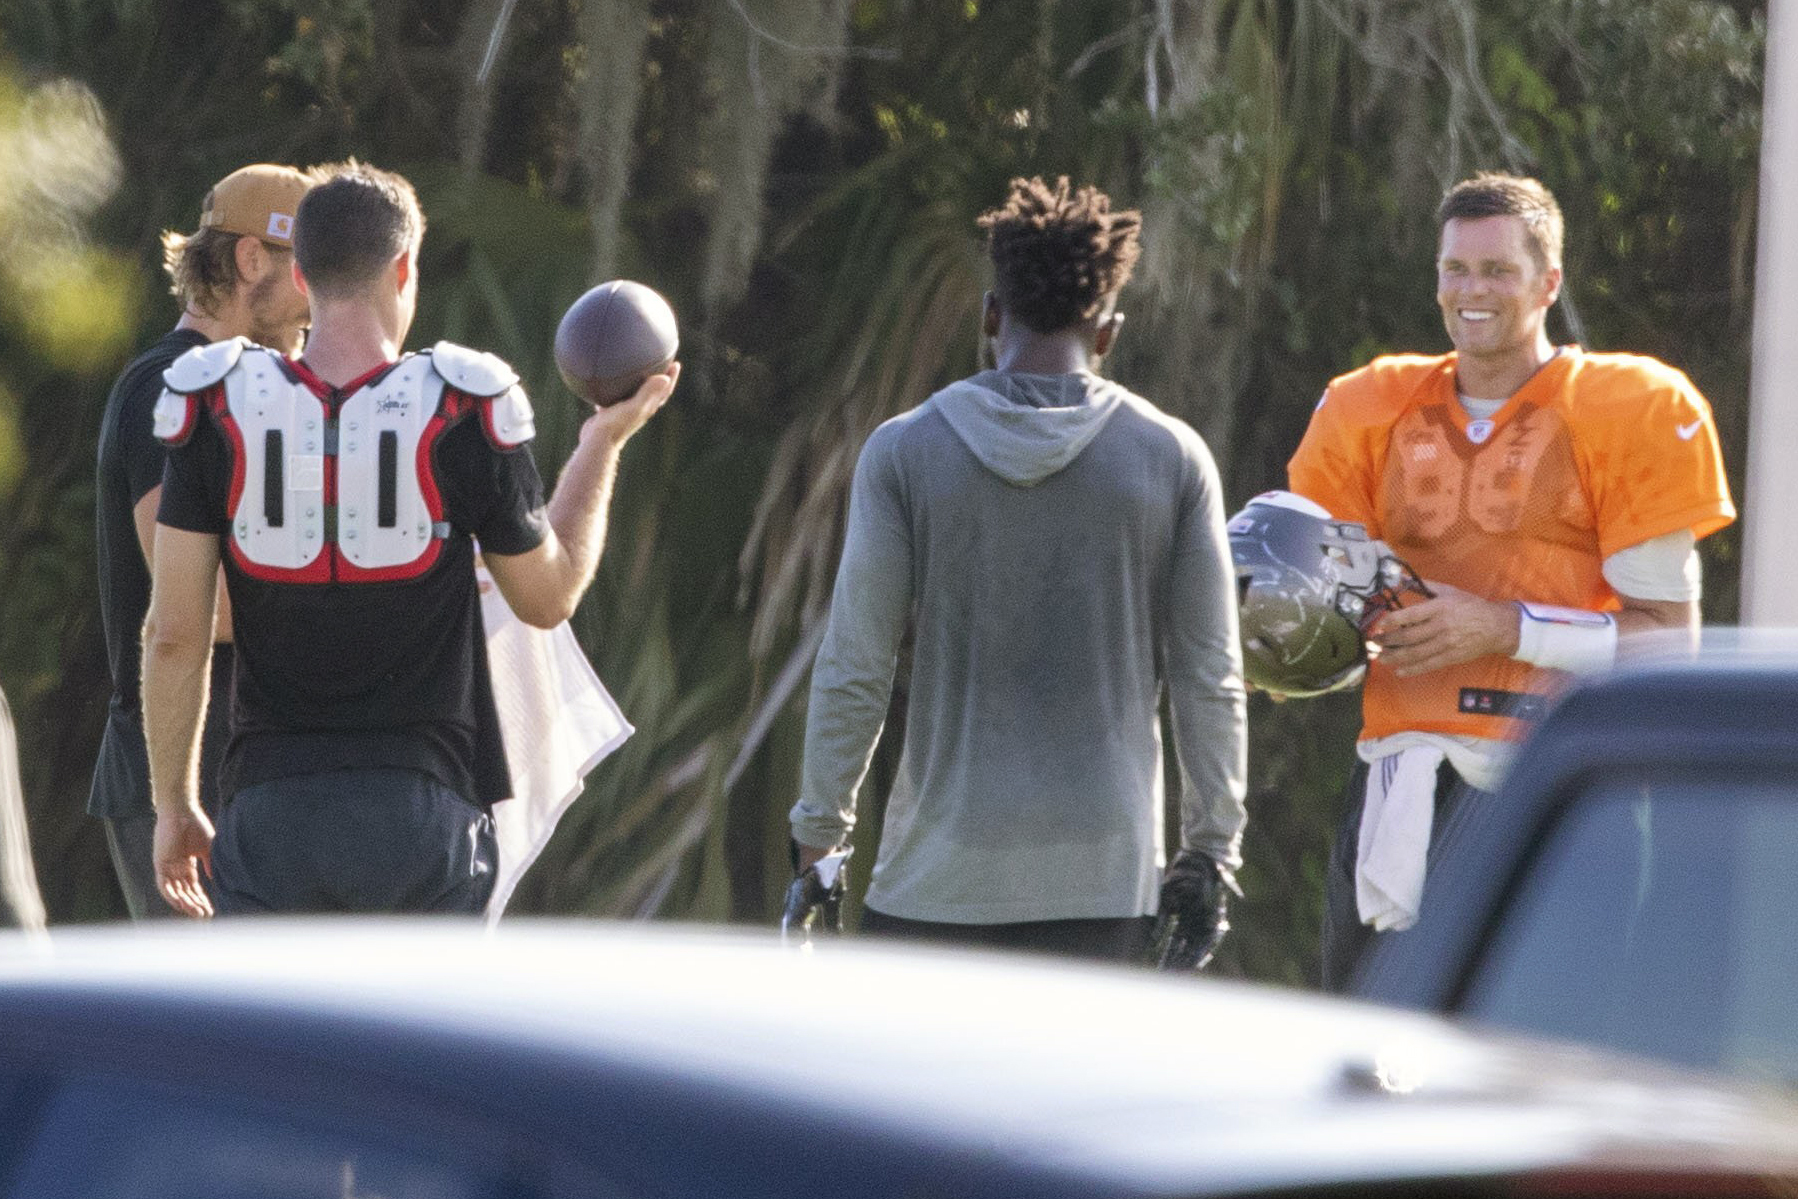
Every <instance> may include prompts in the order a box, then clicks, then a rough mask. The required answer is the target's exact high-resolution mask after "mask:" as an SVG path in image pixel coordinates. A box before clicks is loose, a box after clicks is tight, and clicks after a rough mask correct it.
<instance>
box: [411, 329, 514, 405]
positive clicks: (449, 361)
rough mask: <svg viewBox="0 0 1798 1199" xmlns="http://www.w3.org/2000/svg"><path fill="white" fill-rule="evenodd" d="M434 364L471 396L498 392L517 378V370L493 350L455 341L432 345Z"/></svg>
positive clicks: (440, 372) (452, 385)
mask: <svg viewBox="0 0 1798 1199" xmlns="http://www.w3.org/2000/svg"><path fill="white" fill-rule="evenodd" d="M430 353H431V366H432V367H433V368H434V369H435V370H436V371H437V373H438V374H440V375H442V376H443V379H444V382H446V383H448V384H449V385H450V386H451V387H453V388H455V389H456V390H457V391H461V392H466V393H468V394H469V395H471V396H478V397H486V396H496V395H499V394H500V393H501V392H503V391H505V390H506V388H508V387H511V386H512V385H513V384H515V383H517V382H518V372H517V371H515V370H513V369H512V368H511V367H509V366H507V365H506V361H505V359H503V358H500V357H498V356H496V355H493V354H484V353H482V352H481V351H480V350H471V349H469V348H468V347H467V346H459V345H457V344H456V343H455V342H453V341H440V342H438V343H437V344H436V345H434V346H432V347H431V351H430Z"/></svg>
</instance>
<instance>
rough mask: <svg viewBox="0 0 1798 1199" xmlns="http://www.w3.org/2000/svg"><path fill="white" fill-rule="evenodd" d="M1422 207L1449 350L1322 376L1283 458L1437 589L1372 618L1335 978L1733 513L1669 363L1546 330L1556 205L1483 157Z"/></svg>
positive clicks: (1687, 394)
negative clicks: (1561, 694) (1435, 230)
mask: <svg viewBox="0 0 1798 1199" xmlns="http://www.w3.org/2000/svg"><path fill="white" fill-rule="evenodd" d="M1437 220H1438V223H1439V225H1440V226H1441V245H1440V252H1439V254H1438V257H1437V281H1436V302H1437V303H1438V305H1440V307H1441V309H1442V319H1443V323H1444V324H1445V326H1446V327H1447V329H1448V335H1449V339H1450V340H1451V341H1452V342H1453V343H1454V347H1455V349H1454V352H1453V353H1450V354H1444V355H1437V356H1423V355H1409V354H1407V355H1391V356H1387V357H1381V358H1377V359H1375V360H1374V361H1373V362H1371V363H1369V364H1368V365H1367V366H1365V367H1362V368H1361V369H1360V370H1357V371H1353V372H1350V373H1349V374H1347V375H1343V376H1342V377H1341V378H1338V379H1335V380H1333V381H1332V382H1331V383H1330V386H1329V388H1328V390H1327V391H1325V393H1324V398H1323V400H1322V401H1321V402H1320V403H1319V404H1318V407H1317V411H1316V412H1315V414H1313V416H1312V418H1311V425H1310V428H1309V429H1308V430H1307V431H1306V433H1305V437H1304V440H1303V442H1302V443H1301V444H1300V445H1299V448H1298V452H1297V453H1296V454H1295V455H1294V456H1293V459H1292V462H1291V463H1290V464H1289V466H1288V472H1289V475H1290V479H1291V487H1292V490H1294V491H1296V492H1298V493H1300V494H1301V495H1304V496H1306V497H1307V498H1309V499H1312V500H1315V501H1316V502H1317V503H1319V504H1321V505H1323V506H1324V507H1325V508H1327V509H1329V511H1330V513H1331V514H1332V515H1334V516H1335V517H1337V518H1338V519H1342V520H1353V521H1360V522H1362V523H1364V524H1365V525H1366V526H1367V529H1368V532H1369V533H1370V534H1371V535H1372V536H1375V537H1378V538H1380V539H1382V540H1383V541H1385V542H1386V544H1387V545H1389V546H1390V547H1391V548H1392V550H1393V552H1394V553H1395V554H1397V555H1398V556H1399V557H1400V558H1402V559H1404V560H1405V561H1406V562H1407V563H1409V564H1410V566H1411V567H1412V568H1413V569H1415V570H1416V571H1417V573H1418V574H1419V575H1421V576H1422V577H1423V578H1424V579H1425V580H1427V581H1428V584H1429V586H1430V589H1431V590H1432V591H1433V593H1434V598H1431V599H1424V600H1420V601H1418V602H1414V603H1412V604H1410V605H1408V606H1406V607H1405V608H1403V609H1402V610H1400V611H1397V612H1394V613H1391V614H1389V615H1388V616H1386V617H1385V618H1384V619H1383V620H1382V621H1381V622H1380V623H1379V624H1378V625H1376V626H1375V627H1374V629H1373V639H1374V641H1376V642H1377V643H1378V644H1379V645H1380V647H1381V652H1380V654H1379V656H1378V658H1377V660H1376V661H1375V662H1374V663H1373V665H1372V666H1371V668H1370V669H1369V671H1368V674H1367V683H1366V692H1365V695H1364V698H1363V724H1362V729H1361V740H1360V743H1359V746H1358V756H1359V758H1360V762H1359V763H1358V764H1357V768H1356V770H1355V772H1354V775H1353V776H1352V778H1351V780H1350V783H1349V794H1348V797H1347V802H1346V804H1345V814H1344V819H1343V823H1342V827H1341V831H1340V834H1339V836H1338V838H1337V842H1336V845H1335V847H1334V850H1333V852H1332V854H1331V861H1330V871H1329V876H1328V880H1327V883H1326V892H1325V893H1326V910H1325V918H1324V938H1323V942H1324V943H1323V965H1324V984H1325V986H1326V987H1329V988H1331V989H1342V988H1343V987H1345V986H1346V985H1347V984H1348V983H1349V981H1350V978H1351V976H1352V972H1353V969H1354V966H1355V962H1356V959H1357V958H1358V957H1359V955H1360V952H1361V950H1362V949H1363V948H1364V947H1365V946H1366V943H1367V940H1368V937H1369V936H1370V926H1371V930H1377V931H1386V930H1395V931H1396V930H1398V929H1403V928H1406V927H1409V925H1410V924H1411V923H1413V922H1415V920H1416V918H1417V914H1418V907H1419V905H1420V902H1421V897H1422V887H1423V879H1424V870H1425V864H1426V860H1427V859H1426V854H1427V850H1428V849H1429V848H1432V847H1434V846H1435V845H1438V844H1440V843H1441V841H1442V839H1443V834H1444V830H1445V829H1446V828H1447V827H1448V826H1449V824H1450V819H1451V815H1452V813H1453V812H1454V811H1455V810H1457V809H1458V810H1461V811H1466V810H1469V809H1471V808H1472V807H1473V806H1475V805H1477V804H1478V803H1480V802H1481V801H1482V800H1483V799H1484V798H1485V797H1486V794H1487V792H1488V791H1489V790H1490V788H1491V787H1492V786H1493V785H1494V784H1495V783H1496V779H1497V776H1498V774H1499V771H1500V769H1501V768H1502V764H1503V760H1504V756H1505V754H1504V751H1505V748H1506V746H1507V743H1509V742H1511V741H1513V740H1514V739H1516V738H1518V737H1520V736H1522V734H1523V733H1524V732H1525V730H1526V729H1527V727H1528V722H1529V720H1530V719H1531V717H1532V716H1534V715H1535V714H1537V713H1538V712H1539V711H1540V710H1541V708H1542V706H1543V704H1544V702H1545V700H1546V698H1547V697H1548V696H1550V695H1551V694H1552V693H1553V692H1554V691H1555V690H1556V688H1557V687H1558V686H1559V685H1560V684H1561V683H1562V682H1564V681H1565V679H1566V678H1567V677H1568V672H1579V671H1586V670H1596V669H1602V668H1604V667H1605V666H1608V665H1609V664H1610V663H1611V662H1612V661H1613V659H1614V658H1615V656H1616V652H1617V644H1618V639H1619V637H1620V636H1622V637H1628V636H1630V635H1632V634H1637V633H1642V632H1648V631H1651V630H1657V629H1674V630H1685V631H1686V632H1687V635H1688V636H1695V635H1696V629H1697V625H1698V598H1699V591H1700V585H1701V580H1700V575H1699V565H1698V557H1697V553H1696V550H1695V549H1694V545H1695V543H1696V541H1697V539H1698V538H1700V537H1703V536H1705V535H1707V534H1709V533H1712V532H1714V531H1716V530H1717V529H1719V528H1721V527H1723V526H1724V525H1726V524H1728V523H1729V522H1730V521H1731V520H1732V519H1734V517H1735V508H1734V505H1733V504H1732V503H1731V502H1730V497H1729V486H1728V482H1727V481H1726V479H1725V478H1724V474H1723V462H1722V457H1721V455H1720V453H1719V451H1718V447H1717V435H1716V430H1715V428H1714V426H1713V425H1712V422H1711V410H1710V405H1709V404H1708V403H1706V401H1705V399H1704V397H1703V396H1702V395H1700V394H1699V392H1698V390H1697V389H1696V388H1695V387H1693V386H1692V383H1691V381H1690V380H1688V379H1687V378H1686V376H1685V375H1684V374H1682V373H1681V372H1680V371H1678V370H1675V369H1674V368H1672V367H1670V366H1667V365H1666V364H1664V363H1661V362H1658V361H1656V360H1655V359H1653V358H1647V357H1642V356H1639V355H1633V354H1595V353H1588V352H1586V351H1584V350H1582V349H1580V348H1579V347H1578V346H1556V345H1554V344H1553V343H1552V342H1551V341H1550V340H1549V338H1548V333H1547V330H1546V328H1545V320H1546V317H1547V314H1548V309H1549V308H1550V306H1552V305H1553V304H1554V302H1555V300H1556V298H1557V297H1558V296H1559V294H1560V290H1561V282H1562V275H1561V237H1562V222H1561V212H1560V208H1559V206H1558V205H1557V204H1556V203H1555V199H1554V197H1553V196H1552V195H1551V194H1550V193H1549V191H1548V189H1547V188H1545V187H1543V186H1542V184H1540V183H1539V182H1537V181H1536V180H1534V179H1526V178H1519V177H1516V176H1511V175H1499V174H1482V175H1479V176H1477V177H1475V178H1473V179H1468V180H1465V181H1463V182H1461V183H1458V184H1456V185H1455V186H1454V187H1453V188H1451V189H1450V190H1449V192H1448V194H1447V195H1446V196H1445V197H1444V198H1443V201H1442V204H1441V207H1440V208H1439V209H1438V210H1437ZM1364 813H1365V814H1366V817H1367V818H1366V820H1365V821H1364V820H1363V815H1364ZM1364 825H1365V828H1366V835H1363V826H1364Z"/></svg>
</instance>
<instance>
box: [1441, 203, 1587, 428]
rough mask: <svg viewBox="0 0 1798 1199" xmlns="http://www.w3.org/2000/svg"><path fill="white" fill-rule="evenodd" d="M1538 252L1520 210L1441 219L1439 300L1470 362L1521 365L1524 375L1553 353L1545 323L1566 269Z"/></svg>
mask: <svg viewBox="0 0 1798 1199" xmlns="http://www.w3.org/2000/svg"><path fill="white" fill-rule="evenodd" d="M1537 255H1538V251H1537V250H1536V247H1535V245H1534V243H1533V242H1532V241H1531V239H1530V236H1529V230H1528V229H1527V228H1526V227H1525V225H1524V223H1523V218H1522V217H1516V216H1487V217H1456V218H1454V219H1452V220H1449V221H1448V222H1446V223H1445V224H1444V225H1443V227H1442V246H1441V253H1440V254H1439V255H1438V256H1437V259H1436V303H1437V304H1438V305H1439V306H1440V307H1441V308H1442V323H1443V325H1444V326H1445V327H1446V328H1447V330H1448V336H1449V340H1450V341H1452V342H1454V344H1455V349H1456V351H1457V352H1458V353H1459V354H1460V357H1461V359H1462V362H1463V363H1464V364H1465V365H1466V366H1468V367H1476V368H1481V367H1483V368H1485V369H1486V370H1488V371H1496V372H1498V373H1500V374H1507V375H1508V374H1511V373H1514V372H1516V371H1519V370H1521V371H1523V372H1524V377H1525V378H1527V377H1528V374H1529V373H1531V372H1533V371H1534V370H1535V369H1536V368H1537V367H1538V366H1540V365H1541V364H1542V363H1543V362H1545V361H1547V358H1548V356H1549V355H1550V354H1551V353H1552V352H1553V347H1552V346H1551V345H1550V343H1549V340H1548V333H1547V330H1546V328H1545V327H1544V323H1545V321H1546V318H1547V316H1548V309H1549V307H1550V306H1551V305H1552V304H1553V303H1554V302H1555V298H1556V297H1557V296H1559V295H1560V291H1561V268H1560V267H1558V266H1549V265H1548V264H1547V263H1544V262H1542V261H1541V260H1540V259H1539V258H1538V256H1537ZM1506 394H1508V392H1507V393H1506ZM1482 398H1492V399H1496V398H1498V397H1497V396H1496V395H1494V396H1489V397H1487V396H1483V397H1482Z"/></svg>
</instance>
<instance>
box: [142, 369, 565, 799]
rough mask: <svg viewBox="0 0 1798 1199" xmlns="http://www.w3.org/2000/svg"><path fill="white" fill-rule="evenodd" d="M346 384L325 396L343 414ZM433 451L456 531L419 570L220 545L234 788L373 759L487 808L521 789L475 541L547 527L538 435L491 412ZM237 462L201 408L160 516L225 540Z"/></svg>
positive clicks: (516, 549)
mask: <svg viewBox="0 0 1798 1199" xmlns="http://www.w3.org/2000/svg"><path fill="white" fill-rule="evenodd" d="M378 378H379V373H377V374H376V375H374V376H371V377H369V378H367V379H365V380H362V381H360V382H359V384H358V385H357V386H365V385H367V384H368V383H372V382H374V381H376V379H378ZM347 394H353V391H352V392H341V391H331V393H330V394H329V395H324V394H321V396H320V398H321V399H323V400H324V401H325V402H326V404H327V405H328V406H332V407H333V410H334V406H335V405H338V404H341V402H342V400H343V398H344V396H345V395H347ZM432 461H433V464H434V471H433V473H434V475H435V478H436V482H437V485H438V486H439V488H440V489H441V494H442V499H443V515H444V518H445V520H446V522H447V523H448V525H449V535H448V537H447V538H446V539H445V541H444V542H443V545H442V549H441V552H440V553H439V554H438V555H437V557H436V560H435V561H434V562H433V563H432V564H431V566H430V568H429V569H428V570H426V571H425V572H424V573H422V574H419V575H418V576H416V577H414V578H408V579H403V580H398V581H372V582H371V581H359V582H341V581H326V582H294V581H286V580H270V579H260V578H256V577H254V576H252V575H250V574H249V573H247V572H246V571H245V570H244V569H243V568H242V567H241V566H240V565H239V564H238V562H237V561H236V560H235V559H234V557H233V556H232V555H230V554H222V555H221V556H222V560H223V562H224V564H225V579H226V585H227V587H228V589H229V591H230V594H231V605H232V619H233V628H234V631H235V635H236V639H237V674H236V696H235V707H234V709H233V714H232V732H231V740H230V743H229V746H228V747H227V749H226V751H225V761H224V764H223V767H222V768H221V790H222V792H223V793H224V794H225V795H226V796H230V795H231V794H233V793H234V792H236V791H237V790H239V789H241V788H243V787H247V786H251V785H254V784H256V783H262V782H268V781H271V780H274V779H279V778H286V777H291V776H295V775H303V774H314V773H319V772H323V771H329V770H343V769H357V768H364V767H401V768H406V769H412V770H417V771H420V772H421V773H424V774H427V775H430V776H431V777H433V778H435V779H437V780H439V781H440V782H442V783H444V784H445V785H446V786H449V787H451V788H453V789H454V790H455V791H457V792H458V793H459V794H461V795H462V796H464V797H465V798H467V799H469V800H470V801H471V802H474V803H477V804H480V805H482V806H484V807H485V806H490V805H491V804H493V803H495V802H497V801H499V800H501V799H504V798H506V797H507V796H508V795H510V793H511V783H510V779H509V775H508V772H507V768H506V753H505V746H504V743H503V741H502V740H501V736H500V730H499V718H498V713H497V711H496V710H495V707H494V702H493V689H492V683H491V680H490V678H489V676H488V670H487V643H486V636H485V633H484V630H483V628H482V624H481V614H480V596H479V593H478V591H477V589H476V584H475V574H474V545H473V539H478V540H479V541H480V543H481V545H482V546H484V547H485V548H486V549H488V550H490V551H492V552H494V553H498V554H519V553H525V552H527V551H529V550H532V549H535V548H536V547H537V546H538V545H540V544H541V543H542V541H543V537H544V531H545V529H546V527H547V524H546V518H545V515H544V511H543V483H542V479H541V477H540V476H539V475H538V473H537V466H536V463H535V461H534V460H533V459H532V457H531V454H530V450H529V448H528V446H520V447H518V448H515V449H511V450H501V449H498V448H496V447H495V446H494V445H493V444H492V443H491V442H490V441H489V440H488V439H487V437H486V435H485V433H484V432H483V431H482V428H481V423H480V421H479V420H478V419H464V420H462V421H461V422H460V423H459V424H457V425H455V426H454V427H453V428H451V429H450V430H449V431H448V432H446V433H444V434H443V435H442V437H441V438H439V439H438V441H437V442H436V446H435V450H434V453H433V456H432ZM232 471H233V458H232V451H231V448H230V446H229V443H228V442H227V440H226V438H225V437H224V436H223V435H222V434H221V432H220V430H219V429H218V427H217V426H216V425H215V424H214V423H213V422H212V420H211V419H210V418H208V417H204V416H202V417H201V418H200V419H199V421H198V423H197V425H196V427H195V428H194V431H193V435H192V436H191V438H190V439H189V440H188V441H187V442H186V443H185V444H183V445H180V446H178V447H174V448H171V449H170V450H169V452H168V467H167V471H166V474H165V476H164V482H163V493H162V507H161V512H160V515H159V517H158V519H159V520H160V521H161V522H162V523H163V524H167V525H170V526H173V527H175V528H179V529H185V530H189V531H191V532H198V533H210V534H214V535H217V536H219V537H220V538H221V545H223V539H224V538H225V537H226V535H227V534H228V531H229V530H228V500H229V493H230V489H231V483H232Z"/></svg>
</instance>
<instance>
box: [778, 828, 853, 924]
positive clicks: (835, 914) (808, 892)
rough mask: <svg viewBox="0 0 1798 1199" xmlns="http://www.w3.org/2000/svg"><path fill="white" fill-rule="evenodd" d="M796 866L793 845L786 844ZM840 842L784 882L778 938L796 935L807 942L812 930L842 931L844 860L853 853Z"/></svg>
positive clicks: (845, 886) (846, 876)
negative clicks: (783, 899) (785, 884)
mask: <svg viewBox="0 0 1798 1199" xmlns="http://www.w3.org/2000/svg"><path fill="white" fill-rule="evenodd" d="M789 848H790V849H791V850H792V854H793V862H794V865H795V866H797V864H798V861H799V853H798V847H797V845H793V844H791V843H789ZM853 852H854V850H852V849H851V848H850V847H849V846H847V845H844V846H840V847H838V848H836V849H833V850H832V851H831V852H829V853H827V854H825V855H824V856H823V857H822V858H820V859H818V861H816V862H814V863H813V864H812V865H810V866H807V867H806V868H805V869H804V870H801V871H800V872H799V873H798V874H796V875H795V876H794V877H793V881H792V882H791V883H788V884H787V897H786V902H785V903H784V904H782V905H781V913H780V939H781V940H782V941H787V940H790V939H791V938H792V937H793V935H794V934H798V936H799V938H800V940H801V942H802V943H803V942H809V941H810V940H811V938H812V930H813V929H814V928H816V929H817V930H818V931H819V932H821V933H830V934H833V935H834V934H837V933H841V932H842V931H843V893H844V892H845V891H846V890H848V882H849V868H848V866H847V865H846V863H847V862H848V860H849V855H850V854H851V853H853Z"/></svg>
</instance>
